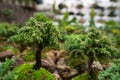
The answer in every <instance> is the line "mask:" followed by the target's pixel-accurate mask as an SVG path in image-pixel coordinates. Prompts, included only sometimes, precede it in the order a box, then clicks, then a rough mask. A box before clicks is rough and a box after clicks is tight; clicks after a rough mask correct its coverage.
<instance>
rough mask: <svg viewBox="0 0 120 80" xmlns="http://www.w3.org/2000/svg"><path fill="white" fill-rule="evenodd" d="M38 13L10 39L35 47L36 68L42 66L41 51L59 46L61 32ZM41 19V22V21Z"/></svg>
mask: <svg viewBox="0 0 120 80" xmlns="http://www.w3.org/2000/svg"><path fill="white" fill-rule="evenodd" d="M37 16H39V15H38V14H37V15H36V16H35V18H30V19H29V21H28V22H27V23H26V25H25V26H24V27H22V28H21V29H19V31H18V32H17V34H15V35H14V36H11V37H10V38H9V40H10V41H14V42H20V43H23V44H27V45H30V46H33V47H34V50H35V60H36V63H35V65H34V69H39V68H40V67H41V51H42V49H43V48H45V47H46V46H52V47H53V46H55V47H58V37H59V32H58V30H57V28H56V27H55V26H54V25H53V24H52V22H50V21H48V22H47V21H42V20H41V19H39V18H40V17H37ZM40 21H41V22H40Z"/></svg>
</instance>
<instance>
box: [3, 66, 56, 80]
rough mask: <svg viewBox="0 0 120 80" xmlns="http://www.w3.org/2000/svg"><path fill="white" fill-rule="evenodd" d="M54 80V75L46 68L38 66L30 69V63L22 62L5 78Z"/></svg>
mask: <svg viewBox="0 0 120 80" xmlns="http://www.w3.org/2000/svg"><path fill="white" fill-rule="evenodd" d="M43 79H45V80H55V78H54V76H53V75H52V74H51V73H50V72H48V71H47V70H45V69H43V68H40V69H39V70H37V71H34V70H33V69H32V65H31V64H22V65H20V66H18V67H17V68H15V69H14V70H13V71H12V72H10V73H9V74H8V75H7V76H6V78H5V80H43Z"/></svg>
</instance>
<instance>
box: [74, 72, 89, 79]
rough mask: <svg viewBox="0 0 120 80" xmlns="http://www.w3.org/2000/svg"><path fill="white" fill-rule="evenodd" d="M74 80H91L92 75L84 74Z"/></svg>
mask: <svg viewBox="0 0 120 80" xmlns="http://www.w3.org/2000/svg"><path fill="white" fill-rule="evenodd" d="M72 80H90V75H89V74H88V73H83V74H81V75H79V76H77V77H75V78H73V79H72Z"/></svg>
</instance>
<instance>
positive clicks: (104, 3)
mask: <svg viewBox="0 0 120 80" xmlns="http://www.w3.org/2000/svg"><path fill="white" fill-rule="evenodd" d="M91 9H94V12H95V17H94V21H95V24H96V25H97V26H98V27H99V26H102V25H103V23H104V21H109V20H113V21H115V22H120V0H0V21H1V22H10V23H18V24H21V25H23V24H25V22H26V21H27V20H28V18H29V17H31V16H33V15H34V13H36V12H39V13H43V14H44V15H46V16H48V17H50V18H52V19H53V20H54V21H55V22H57V20H58V19H62V18H63V17H64V14H65V13H66V11H67V12H68V13H69V18H68V19H69V20H70V19H72V18H76V19H77V21H78V22H79V23H81V24H83V25H85V26H88V25H89V21H90V12H91Z"/></svg>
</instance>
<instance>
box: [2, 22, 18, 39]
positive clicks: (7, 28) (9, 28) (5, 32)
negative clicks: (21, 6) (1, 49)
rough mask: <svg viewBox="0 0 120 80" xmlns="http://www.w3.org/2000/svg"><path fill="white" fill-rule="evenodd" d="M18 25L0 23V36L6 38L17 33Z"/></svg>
mask: <svg viewBox="0 0 120 80" xmlns="http://www.w3.org/2000/svg"><path fill="white" fill-rule="evenodd" d="M17 30H18V27H16V26H15V25H14V24H9V23H3V22H1V23H0V37H5V38H8V37H9V36H12V35H14V34H16V33H17Z"/></svg>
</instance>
